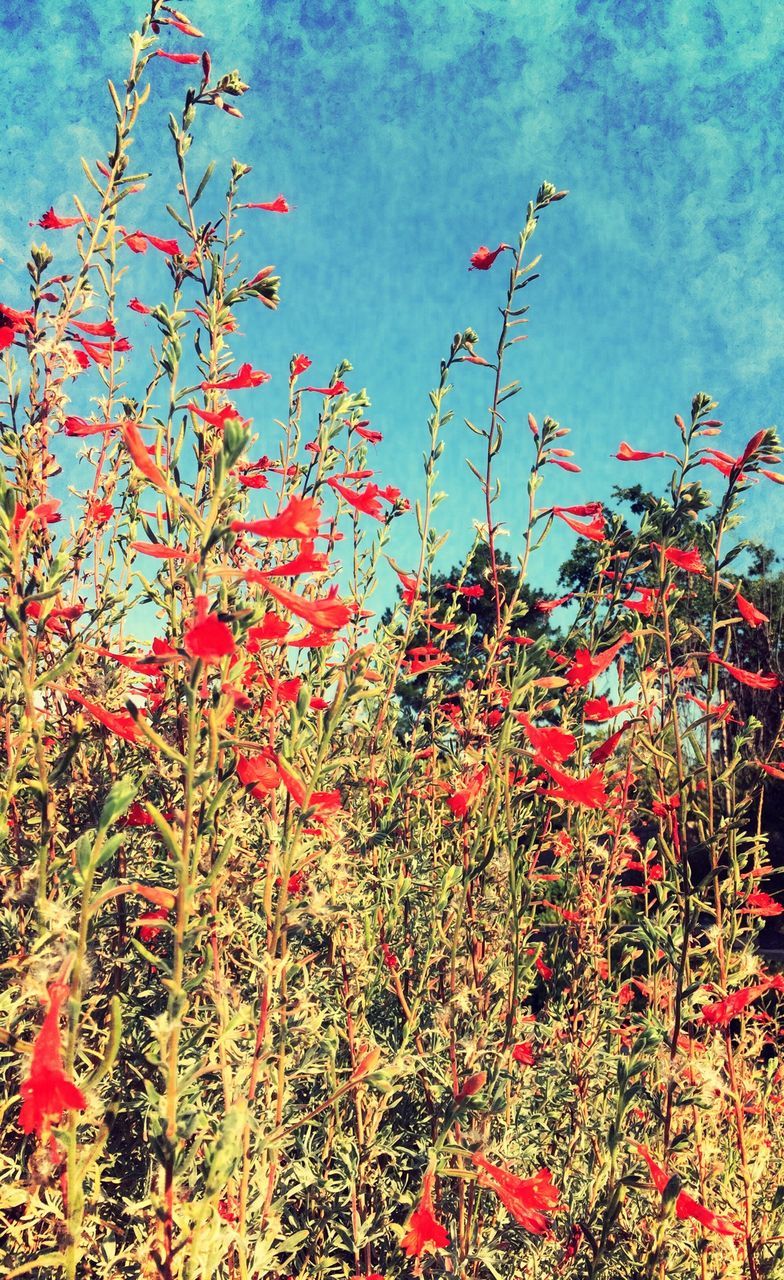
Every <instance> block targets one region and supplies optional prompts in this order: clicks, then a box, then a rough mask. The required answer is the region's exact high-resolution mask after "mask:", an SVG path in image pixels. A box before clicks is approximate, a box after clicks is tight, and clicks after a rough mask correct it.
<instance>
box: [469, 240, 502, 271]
mask: <svg viewBox="0 0 784 1280" xmlns="http://www.w3.org/2000/svg"><path fill="white" fill-rule="evenodd" d="M511 247H512V246H511V245H510V244H499V246H498V248H497V249H488V247H487V245H486V244H480V246H479V248H478V249H477V251H476V253H472V254H471V266H470V267H469V268H468V270H469V271H489V270H490V268H491V267H492V265H493V263H494V262H495V260H496V258H497V257H498V255H499V253H503V251H504V249H511Z"/></svg>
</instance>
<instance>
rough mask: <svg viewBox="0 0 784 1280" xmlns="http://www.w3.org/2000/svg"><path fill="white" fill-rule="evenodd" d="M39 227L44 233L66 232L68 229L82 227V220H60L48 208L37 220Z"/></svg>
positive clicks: (51, 209)
mask: <svg viewBox="0 0 784 1280" xmlns="http://www.w3.org/2000/svg"><path fill="white" fill-rule="evenodd" d="M38 225H39V227H43V228H44V230H45V231H66V230H67V229H68V227H78V226H82V227H83V226H84V218H61V217H60V215H59V214H58V213H55V211H54V209H53V208H52V207H51V206H50V207H49V208H48V209H47V210H46V213H44V214H43V215H42V216H41V217H40V218H39V219H38Z"/></svg>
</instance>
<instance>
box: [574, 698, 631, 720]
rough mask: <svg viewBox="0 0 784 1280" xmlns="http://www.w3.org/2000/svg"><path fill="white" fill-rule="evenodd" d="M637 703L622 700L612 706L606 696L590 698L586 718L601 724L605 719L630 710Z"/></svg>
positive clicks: (587, 702) (610, 718)
mask: <svg viewBox="0 0 784 1280" xmlns="http://www.w3.org/2000/svg"><path fill="white" fill-rule="evenodd" d="M636 705H637V704H636V703H634V702H620V703H618V704H617V706H614V707H611V706H610V704H609V702H608V701H607V698H606V697H601V698H588V699H587V701H586V703H585V708H584V711H585V718H586V720H590V721H592V723H594V724H601V723H602V721H604V720H614V719H615V717H616V716H619V715H620V714H621V713H622V712H623V711H630V710H631V709H632V707H634V706H636Z"/></svg>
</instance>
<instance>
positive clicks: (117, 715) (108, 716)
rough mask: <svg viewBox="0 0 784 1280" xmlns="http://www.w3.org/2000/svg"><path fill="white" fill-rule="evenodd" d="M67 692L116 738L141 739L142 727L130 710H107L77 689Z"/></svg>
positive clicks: (72, 699)
mask: <svg viewBox="0 0 784 1280" xmlns="http://www.w3.org/2000/svg"><path fill="white" fill-rule="evenodd" d="M65 694H66V696H67V697H68V698H70V699H71V701H72V702H78V703H79V706H80V707H83V708H84V710H85V711H86V712H87V714H88V715H90V716H92V717H93V719H94V720H97V721H98V723H99V724H102V725H103V727H104V728H105V729H108V730H109V732H110V733H113V734H114V735H115V737H116V738H122V739H123V741H124V742H139V740H140V739H141V736H142V732H141V729H140V728H139V726H138V724H137V723H136V721H135V720H134V718H133V716H132V715H131V713H130V712H129V711H106V710H105V709H104V708H103V707H100V706H98V705H97V703H95V702H89V701H88V700H87V698H83V697H82V695H81V694H80V693H77V692H76V690H75V689H66V690H65Z"/></svg>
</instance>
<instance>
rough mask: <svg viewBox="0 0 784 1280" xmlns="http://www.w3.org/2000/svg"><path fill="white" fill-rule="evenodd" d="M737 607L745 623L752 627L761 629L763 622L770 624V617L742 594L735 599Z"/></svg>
mask: <svg viewBox="0 0 784 1280" xmlns="http://www.w3.org/2000/svg"><path fill="white" fill-rule="evenodd" d="M735 605H736V608H737V610H738V613H739V614H740V616H741V617H742V619H743V621H744V622H747V623H748V624H749V626H750V627H761V626H762V624H763V622H770V618H769V617H768V615H767V614H766V613H762V611H761V610H760V609H758V608H757V606H756V605H753V604H752V603H751V601H750V600H745V599H744V598H743V596H742V595H741V594H740V592H738V594H737V595H736V597H735Z"/></svg>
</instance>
